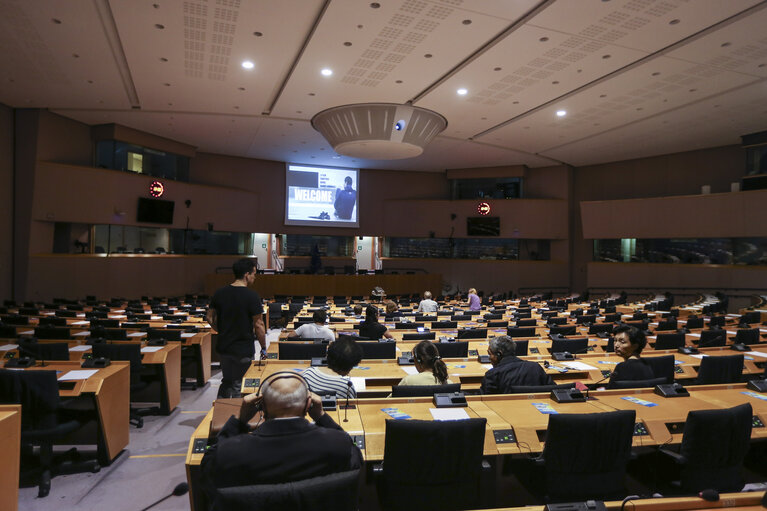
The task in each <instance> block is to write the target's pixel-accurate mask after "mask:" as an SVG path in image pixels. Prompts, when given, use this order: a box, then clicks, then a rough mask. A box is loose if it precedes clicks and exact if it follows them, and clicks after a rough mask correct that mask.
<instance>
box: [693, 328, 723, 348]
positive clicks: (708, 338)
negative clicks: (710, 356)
mask: <svg viewBox="0 0 767 511" xmlns="http://www.w3.org/2000/svg"><path fill="white" fill-rule="evenodd" d="M726 344H727V331H726V330H701V332H700V340H698V347H699V348H703V347H709V346H724V345H726Z"/></svg>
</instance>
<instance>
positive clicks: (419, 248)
mask: <svg viewBox="0 0 767 511" xmlns="http://www.w3.org/2000/svg"><path fill="white" fill-rule="evenodd" d="M523 241H524V240H523ZM533 243H536V247H537V242H535V241H533ZM519 244H520V240H517V239H509V238H386V239H385V240H384V245H383V255H384V257H409V258H437V259H489V260H518V259H519ZM546 252H547V254H546V255H548V250H547V251H546ZM539 253H540V252H539ZM528 257H529V252H528Z"/></svg>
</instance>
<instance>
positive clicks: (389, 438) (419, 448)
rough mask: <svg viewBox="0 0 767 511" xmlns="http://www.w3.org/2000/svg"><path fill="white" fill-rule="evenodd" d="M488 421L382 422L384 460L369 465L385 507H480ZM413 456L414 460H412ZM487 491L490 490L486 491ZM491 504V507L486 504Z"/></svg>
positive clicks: (404, 509) (426, 508) (423, 508)
mask: <svg viewBox="0 0 767 511" xmlns="http://www.w3.org/2000/svg"><path fill="white" fill-rule="evenodd" d="M486 424H487V420H486V419H484V418H481V419H465V420H459V421H421V420H407V421H397V420H387V421H386V439H385V446H384V460H383V464H382V465H379V466H377V467H374V473H376V475H377V476H378V477H377V480H376V483H377V486H378V498H379V501H380V502H381V506H382V508H383V509H385V510H389V509H394V510H397V511H400V510H403V511H406V510H418V511H428V510H440V511H442V510H445V511H448V510H457V509H476V508H482V507H488V506H486V505H482V502H481V498H482V492H481V491H480V480H481V472H482V452H483V447H484V439H485V427H486ZM414 454H417V455H418V456H419V457H418V460H419V461H418V463H414V462H413V455H414ZM488 493H489V492H488ZM490 507H492V506H490Z"/></svg>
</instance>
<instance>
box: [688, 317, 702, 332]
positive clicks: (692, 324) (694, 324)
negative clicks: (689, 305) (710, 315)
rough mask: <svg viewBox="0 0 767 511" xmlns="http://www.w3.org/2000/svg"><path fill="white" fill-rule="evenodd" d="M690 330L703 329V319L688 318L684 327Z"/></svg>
mask: <svg viewBox="0 0 767 511" xmlns="http://www.w3.org/2000/svg"><path fill="white" fill-rule="evenodd" d="M684 326H686V327H687V328H689V329H690V330H692V329H694V328H703V318H694V317H688V318H687V323H685V325H684Z"/></svg>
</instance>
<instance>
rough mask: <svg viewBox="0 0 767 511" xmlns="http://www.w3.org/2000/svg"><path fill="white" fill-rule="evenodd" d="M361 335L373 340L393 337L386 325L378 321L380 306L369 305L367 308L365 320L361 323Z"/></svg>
mask: <svg viewBox="0 0 767 511" xmlns="http://www.w3.org/2000/svg"><path fill="white" fill-rule="evenodd" d="M360 337H364V338H366V339H373V340H378V339H381V338H383V337H386V338H387V339H391V338H392V337H391V334H390V333H389V332H387V331H386V327H385V326H383V325H382V324H381V323H379V322H378V308H377V307H376V306H375V305H368V306H367V308H366V309H365V321H363V322H362V323H360Z"/></svg>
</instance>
